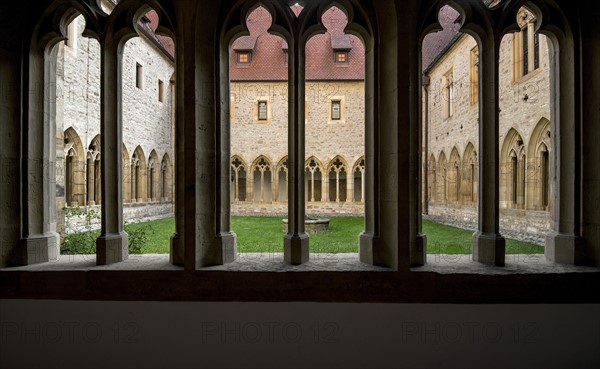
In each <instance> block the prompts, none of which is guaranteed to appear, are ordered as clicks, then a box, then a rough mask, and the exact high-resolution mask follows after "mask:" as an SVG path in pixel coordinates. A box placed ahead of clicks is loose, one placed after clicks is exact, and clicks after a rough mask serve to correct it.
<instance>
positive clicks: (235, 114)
mask: <svg viewBox="0 0 600 369" xmlns="http://www.w3.org/2000/svg"><path fill="white" fill-rule="evenodd" d="M287 89H288V85H287V82H232V83H231V94H232V96H231V99H232V104H231V107H232V112H231V117H232V119H231V153H232V156H233V155H236V156H238V157H240V158H241V159H242V160H243V162H244V164H245V168H246V173H247V176H248V181H249V183H250V182H252V181H256V180H257V179H253V178H252V176H253V164H254V163H255V161H256V159H257V158H258V157H259V156H261V155H262V156H264V157H266V158H267V159H268V161H269V162H270V164H271V171H272V173H273V174H274V175H272V176H271V179H272V181H278V178H277V176H276V175H275V173H276V172H275V171H276V170H277V165H278V164H279V163H280V162H281V160H282V159H283V158H285V157H286V156H287V151H288V146H287V144H288V90H287ZM332 99H333V100H340V101H341V102H342V107H341V108H342V113H341V119H340V120H331V119H330V108H331V100H332ZM258 100H267V101H268V104H269V114H268V120H267V121H260V120H258V119H257V101H258ZM306 105H307V106H306V110H305V111H306V112H307V114H306V158H307V159H308V158H310V157H312V156H314V157H315V158H316V159H317V161H318V164H319V165H320V167H321V173H322V178H323V179H324V180H325V178H326V174H327V170H328V168H329V164H330V163H331V162H332V161H333V159H335V158H336V157H337V156H339V157H340V158H341V161H342V162H343V163H344V167H345V172H346V174H347V187H346V190H347V191H348V192H347V193H348V194H352V193H353V190H352V188H353V182H354V181H353V180H354V177H353V174H352V173H353V172H352V171H353V169H354V166H355V165H356V164H357V162H358V161H359V159H361V158H362V157H363V156H364V145H365V144H364V142H365V136H364V116H365V108H364V82H363V81H335V82H307V84H306ZM357 186H358V185H357ZM248 188H249V189H252V183H250V184H249V185H248ZM275 191H277V187H276V186H275ZM318 191H320V190H318ZM267 192H269V193H270V192H271V191H270V190H269V191H267ZM347 198H348V200H347V201H346V203H347V204H348V205H347V206H346V205H343V204H342V205H340V204H337V205H336V203H333V205H331V204H319V202H318V201H316V202H314V207H315V208H314V211H315V212H316V213H319V214H326V213H331V214H362V212H363V211H364V209H363V208H364V206H350V202H351V201H350V199H351V196H350V195H348V197H347ZM310 206H312V205H309V207H310ZM280 210H281V211H280ZM271 211H273V212H276V213H278V212H281V213H287V206H284V207H283V208H282V207H281V206H279V205H275V204H263V203H256V204H254V203H252V202H251V201H247V202H246V203H244V202H243V201H242V202H236V203H234V204H233V206H232V212H233V213H234V214H235V213H243V214H255V213H266V212H271Z"/></svg>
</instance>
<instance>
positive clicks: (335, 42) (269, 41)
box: [229, 5, 365, 81]
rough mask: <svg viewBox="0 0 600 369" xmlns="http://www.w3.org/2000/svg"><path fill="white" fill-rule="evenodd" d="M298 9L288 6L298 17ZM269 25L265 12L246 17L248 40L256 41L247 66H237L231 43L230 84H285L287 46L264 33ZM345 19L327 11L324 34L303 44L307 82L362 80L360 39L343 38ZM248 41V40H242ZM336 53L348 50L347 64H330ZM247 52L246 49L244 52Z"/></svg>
mask: <svg viewBox="0 0 600 369" xmlns="http://www.w3.org/2000/svg"><path fill="white" fill-rule="evenodd" d="M301 10H302V7H301V6H296V5H295V6H292V11H294V14H296V15H298V14H300V12H301ZM271 22H272V18H271V15H270V14H269V12H268V11H267V10H266V9H264V8H262V7H259V8H257V9H256V10H255V11H253V12H252V13H251V14H250V15H249V16H248V21H247V25H248V30H249V31H250V37H251V36H254V37H256V43H255V45H254V48H253V49H252V62H251V64H250V65H245V66H238V65H237V64H236V61H237V58H236V53H235V50H242V48H240V44H241V43H245V42H246V41H245V40H244V41H238V40H240V39H241V38H240V39H238V40H236V41H234V42H233V44H232V47H231V50H230V60H229V63H230V78H231V80H232V81H278V80H287V78H288V69H287V65H286V52H285V51H284V50H286V49H287V43H286V42H285V41H284V40H283V39H282V38H281V37H279V36H275V35H271V34H269V33H268V32H267V30H268V29H269V27H270V25H271ZM347 23H348V22H347V17H346V14H344V12H342V11H341V10H340V9H338V8H331V9H329V10H328V11H327V12H325V13H324V14H323V25H324V26H325V27H326V28H327V32H326V33H324V34H321V35H315V36H313V37H312V38H311V39H310V40H309V41H308V42H307V44H306V79H307V80H363V79H364V76H365V72H364V69H365V60H364V59H365V57H364V54H365V52H364V46H363V44H362V42H361V41H360V39H359V38H358V37H356V36H353V35H345V34H344V32H343V30H344V27H345V26H346V24H347ZM243 37H249V36H243ZM334 46H335V48H336V49H340V50H349V51H348V63H346V64H336V63H335V62H334V60H335V59H334ZM246 50H250V49H246Z"/></svg>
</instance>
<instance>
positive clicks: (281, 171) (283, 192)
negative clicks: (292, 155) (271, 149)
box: [275, 156, 289, 202]
mask: <svg viewBox="0 0 600 369" xmlns="http://www.w3.org/2000/svg"><path fill="white" fill-rule="evenodd" d="M276 180H277V184H276V186H275V188H276V189H277V199H276V201H278V202H287V194H288V180H289V178H288V158H287V156H286V157H284V158H283V159H281V160H280V161H279V164H277V177H276Z"/></svg>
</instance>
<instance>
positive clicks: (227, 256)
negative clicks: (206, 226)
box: [215, 232, 237, 264]
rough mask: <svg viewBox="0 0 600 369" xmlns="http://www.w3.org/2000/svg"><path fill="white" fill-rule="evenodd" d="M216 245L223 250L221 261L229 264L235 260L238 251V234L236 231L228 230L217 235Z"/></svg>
mask: <svg viewBox="0 0 600 369" xmlns="http://www.w3.org/2000/svg"><path fill="white" fill-rule="evenodd" d="M215 243H216V245H215V247H216V248H217V250H220V251H221V263H222V264H228V263H233V262H234V261H235V257H236V253H237V236H236V234H235V233H234V232H226V233H221V234H219V235H217V237H216V238H215Z"/></svg>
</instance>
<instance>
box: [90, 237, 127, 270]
mask: <svg viewBox="0 0 600 369" xmlns="http://www.w3.org/2000/svg"><path fill="white" fill-rule="evenodd" d="M128 257H129V235H128V234H127V233H126V232H120V233H109V234H107V235H104V236H100V237H98V239H97V240H96V265H107V264H113V263H118V262H120V261H124V260H127V258H128Z"/></svg>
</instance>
